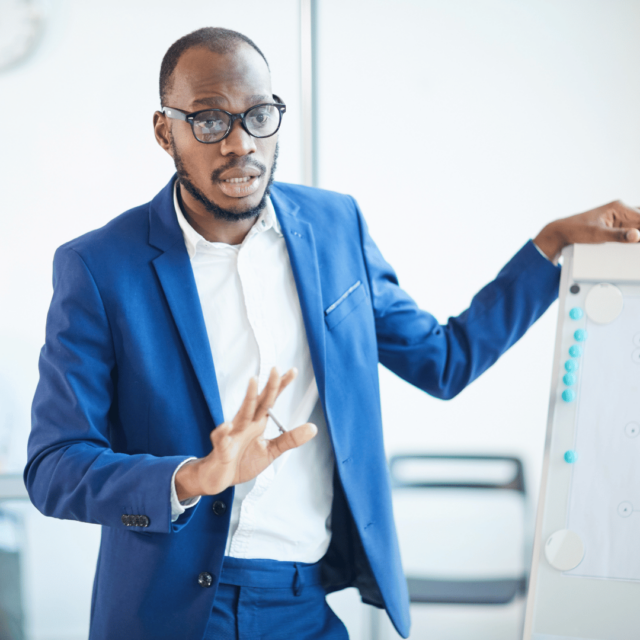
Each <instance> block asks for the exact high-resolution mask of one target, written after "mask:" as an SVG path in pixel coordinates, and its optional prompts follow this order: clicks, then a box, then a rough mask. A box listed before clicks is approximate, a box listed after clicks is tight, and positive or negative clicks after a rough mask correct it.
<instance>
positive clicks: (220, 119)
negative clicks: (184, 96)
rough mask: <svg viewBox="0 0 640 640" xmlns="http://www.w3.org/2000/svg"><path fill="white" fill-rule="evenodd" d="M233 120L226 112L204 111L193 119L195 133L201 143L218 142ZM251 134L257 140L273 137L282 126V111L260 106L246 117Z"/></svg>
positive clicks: (246, 123) (269, 106) (250, 110)
mask: <svg viewBox="0 0 640 640" xmlns="http://www.w3.org/2000/svg"><path fill="white" fill-rule="evenodd" d="M230 120H231V118H230V117H229V116H228V115H227V114H226V113H225V112H224V111H216V110H212V111H203V112H202V113H199V114H198V115H197V116H196V117H195V118H194V119H193V132H194V133H195V136H196V138H197V139H198V140H200V142H216V141H218V140H220V139H222V138H223V137H224V136H225V134H226V133H227V130H228V129H229V122H230ZM244 122H245V125H246V127H247V129H248V131H249V133H250V134H251V135H252V136H254V137H256V138H267V137H268V136H272V135H273V134H274V133H275V132H276V131H277V130H278V126H279V125H280V111H279V110H278V109H277V108H276V107H274V106H273V105H268V104H266V105H258V106H256V107H253V108H251V109H249V110H248V111H247V112H246V114H245V116H244Z"/></svg>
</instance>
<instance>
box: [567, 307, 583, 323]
mask: <svg viewBox="0 0 640 640" xmlns="http://www.w3.org/2000/svg"><path fill="white" fill-rule="evenodd" d="M582 316H583V313H582V309H581V308H580V307H573V309H571V311H569V317H570V318H571V319H572V320H580V318H582Z"/></svg>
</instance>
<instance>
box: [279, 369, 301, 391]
mask: <svg viewBox="0 0 640 640" xmlns="http://www.w3.org/2000/svg"><path fill="white" fill-rule="evenodd" d="M297 375H298V370H297V369H296V368H295V367H293V368H292V369H289V371H287V373H285V374H284V375H283V376H282V378H280V388H279V389H278V396H277V397H280V394H281V393H282V392H283V391H284V390H285V389H286V388H287V387H288V386H289V385H290V384H291V383H292V382H293V381H294V380H295V379H296V376H297Z"/></svg>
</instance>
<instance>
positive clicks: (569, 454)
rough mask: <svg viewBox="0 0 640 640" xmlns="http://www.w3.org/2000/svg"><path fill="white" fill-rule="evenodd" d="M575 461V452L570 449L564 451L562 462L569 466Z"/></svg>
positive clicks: (576, 456) (576, 454)
mask: <svg viewBox="0 0 640 640" xmlns="http://www.w3.org/2000/svg"><path fill="white" fill-rule="evenodd" d="M577 459H578V453H577V452H576V451H571V449H569V451H566V452H565V454H564V461H565V462H568V463H569V464H573V463H574V462H575V461H576V460H577Z"/></svg>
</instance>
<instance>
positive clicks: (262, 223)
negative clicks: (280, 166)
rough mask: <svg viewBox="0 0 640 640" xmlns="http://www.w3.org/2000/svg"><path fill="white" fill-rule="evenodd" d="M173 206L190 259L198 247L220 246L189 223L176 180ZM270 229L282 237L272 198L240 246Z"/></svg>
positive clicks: (268, 200)
mask: <svg viewBox="0 0 640 640" xmlns="http://www.w3.org/2000/svg"><path fill="white" fill-rule="evenodd" d="M173 206H174V208H175V210H176V217H177V218H178V224H179V225H180V229H182V235H183V236H184V244H185V246H186V247H187V253H188V254H189V258H193V256H195V255H196V251H197V250H198V246H200V247H201V248H205V247H207V246H209V247H212V246H216V245H220V244H222V243H220V242H209V241H208V240H205V239H204V238H203V237H202V236H201V235H200V234H199V233H198V232H197V231H196V230H195V229H194V228H193V227H192V226H191V225H190V224H189V222H188V221H187V219H186V217H185V215H184V213H182V208H181V207H180V202H179V201H178V181H177V180H176V181H175V183H174V185H173ZM269 229H273V230H274V231H275V232H276V234H277V235H278V236H280V237H282V230H281V228H280V223H279V222H278V218H277V216H276V211H275V209H274V208H273V203H272V202H271V198H270V197H267V204H266V206H265V208H264V209H263V210H262V212H261V213H260V215H259V216H258V219H257V220H256V222H255V224H254V225H253V227H251V230H250V231H249V233H248V234H247V236H246V238H245V239H244V241H243V242H242V244H241V245H240V246H241V247H242V246H243V245H244V244H245V243H246V242H247V240H249V238H252V237H253V236H255V235H256V234H258V233H264V232H265V231H268V230H269Z"/></svg>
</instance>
